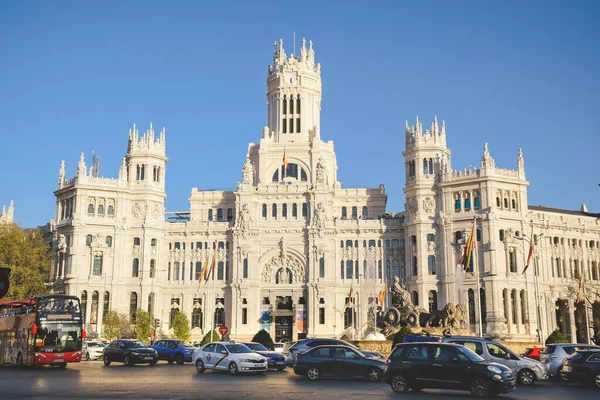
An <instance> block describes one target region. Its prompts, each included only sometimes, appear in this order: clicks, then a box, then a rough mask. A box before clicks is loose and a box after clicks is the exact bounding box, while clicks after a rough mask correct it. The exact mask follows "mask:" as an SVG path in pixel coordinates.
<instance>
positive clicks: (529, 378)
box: [517, 369, 535, 386]
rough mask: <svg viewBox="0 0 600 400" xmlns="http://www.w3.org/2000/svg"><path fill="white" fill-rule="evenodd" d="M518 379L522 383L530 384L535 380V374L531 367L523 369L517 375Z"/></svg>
mask: <svg viewBox="0 0 600 400" xmlns="http://www.w3.org/2000/svg"><path fill="white" fill-rule="evenodd" d="M517 381H518V382H519V383H520V384H521V385H525V386H530V385H533V383H534V382H535V374H534V373H533V371H532V370H530V369H522V370H520V371H519V374H518V375H517Z"/></svg>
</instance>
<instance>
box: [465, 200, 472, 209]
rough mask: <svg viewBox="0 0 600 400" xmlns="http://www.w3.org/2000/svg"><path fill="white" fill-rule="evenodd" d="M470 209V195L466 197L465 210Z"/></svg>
mask: <svg viewBox="0 0 600 400" xmlns="http://www.w3.org/2000/svg"><path fill="white" fill-rule="evenodd" d="M470 209H471V198H470V197H467V198H466V199H465V210H466V211H468V210H470Z"/></svg>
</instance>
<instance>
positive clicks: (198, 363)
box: [196, 360, 204, 374]
mask: <svg viewBox="0 0 600 400" xmlns="http://www.w3.org/2000/svg"><path fill="white" fill-rule="evenodd" d="M196 372H197V373H199V374H201V373H203V372H204V362H202V360H196Z"/></svg>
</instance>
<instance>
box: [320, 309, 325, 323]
mask: <svg viewBox="0 0 600 400" xmlns="http://www.w3.org/2000/svg"><path fill="white" fill-rule="evenodd" d="M319 324H320V325H324V324H325V308H323V307H319Z"/></svg>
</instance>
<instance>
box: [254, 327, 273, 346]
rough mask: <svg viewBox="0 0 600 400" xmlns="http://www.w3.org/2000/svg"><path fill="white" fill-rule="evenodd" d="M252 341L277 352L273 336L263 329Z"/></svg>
mask: <svg viewBox="0 0 600 400" xmlns="http://www.w3.org/2000/svg"><path fill="white" fill-rule="evenodd" d="M252 341H253V342H256V343H260V344H262V345H263V346H265V347H266V348H267V349H269V350H271V351H273V350H275V345H274V344H273V339H271V335H270V334H269V332H267V331H266V330H264V329H261V330H260V331H258V332H256V335H254V337H253V338H252Z"/></svg>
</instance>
